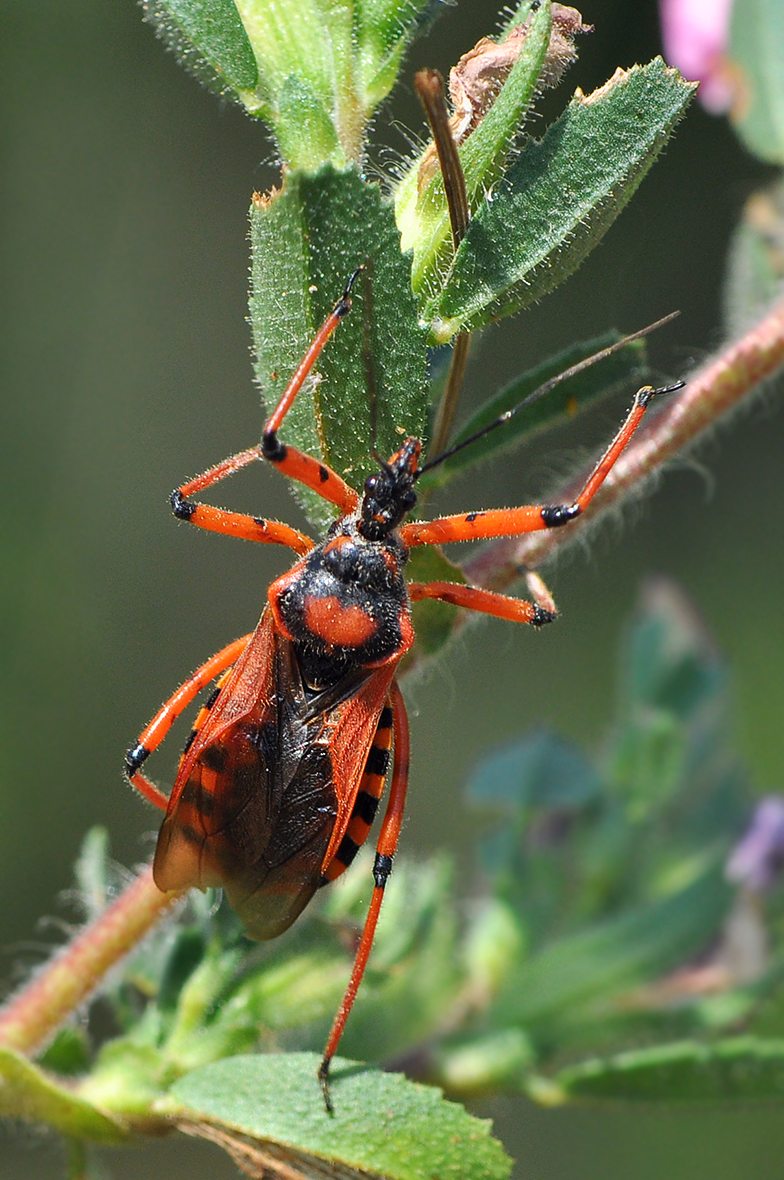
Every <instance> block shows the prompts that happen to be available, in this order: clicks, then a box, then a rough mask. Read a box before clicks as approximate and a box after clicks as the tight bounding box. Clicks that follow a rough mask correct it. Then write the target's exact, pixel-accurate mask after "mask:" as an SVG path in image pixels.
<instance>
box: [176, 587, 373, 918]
mask: <svg viewBox="0 0 784 1180" xmlns="http://www.w3.org/2000/svg"><path fill="white" fill-rule="evenodd" d="M392 671H393V670H392V669H390V671H389V673H388V674H387V675H383V676H382V677H381V679H382V680H383V681H384V683H383V684H382V683H380V682H379V681H378V676H379V674H378V673H377V672H376V673H372V674H370V675H369V677H368V678H367V680H366V681H365V682H364V683H362V684H359V685H353V686H352V691H351V692H350V693H349V694H348V696H347V698H345V699H341V694H339V693H338V694H335V693H332V694H329V695H328V696H325V699H324V705H325V708H324V709H321V708H319V707H318V698H316V701H315V702H314V699H313V697H312V696H310V697H308V696H307V695H306V693H305V691H304V688H303V685H302V681H301V678H300V675H299V669H298V668H297V665H296V659H295V658H294V654H293V650H292V647H291V644H290V642H289V641H288V640H287V639H285V638H283V637H282V636H280V635H279V634H278V633H276V631H275V629H274V627H273V625H272V619H271V616H270V614H269V612H268V611H266V612H265V614H264V615H263V616H262V619H261V622H260V623H259V627H258V629H257V631H256V633H255V635H254V637H253V639H252V640H251V642H250V644H249V645H248V648H247V649H246V651H245V652H244V653H243V655H242V656H241V657H240V659H239V660H238V662H237V664H236V666H235V668H234V670H233V671H232V673H231V675H230V677H229V679H228V680H227V682H226V684H225V685H224V686H223V688H222V690H221V693H220V696H219V697H218V699H217V701H216V702H215V705H214V707H213V709H212V711H211V712H210V713H209V714H208V715H207V717H206V719H205V721H204V722H203V724H202V726H201V728H200V729H199V730H198V732H197V734H196V737H195V740H194V741H193V743H192V745H191V747H190V749H189V750H188V751H187V753H186V755H185V756H184V757H183V760H182V763H181V765H180V770H179V773H178V775H177V781H176V782H175V785H174V789H173V791H172V796H171V800H170V802H169V809H168V812H167V815H166V819H165V820H164V823H163V827H162V828H161V833H160V836H159V839H158V847H157V850H156V854H155V863H154V874H155V880H156V882H157V884H158V886H159V887H160V888H162V889H182V888H187V887H188V886H191V885H196V886H198V887H199V888H202V889H204V888H206V887H208V886H221V887H222V888H223V889H224V890H225V891H226V895H227V897H228V900H229V902H230V903H231V905H232V906H233V908H234V909H235V910H236V911H237V913H238V914H239V916H240V918H242V920H243V922H244V923H245V926H246V928H247V930H248V933H249V934H250V935H251V936H252V937H254V938H259V939H266V938H274V937H275V936H276V935H277V934H280V933H282V931H283V930H285V929H286V928H287V927H288V926H289V925H291V923H292V922H293V921H294V919H295V918H296V917H297V916H298V915H299V913H300V912H301V911H302V910H303V909H304V907H305V906H306V905H307V903H308V901H309V900H310V898H311V897H312V896H313V893H314V892H315V890H316V889H317V888H318V885H319V881H320V879H321V873H322V868H323V865H324V863H325V859H326V857H327V851H328V849H330V848H331V846H332V844H334V842H335V839H334V838H335V836H336V834H337V833H336V820H337V826H338V828H340V827H342V826H343V824H344V822H345V820H344V816H345V815H346V812H347V811H348V812H350V809H351V806H352V805H353V798H351V799H349V796H352V793H353V795H355V794H356V789H357V784H358V782H359V779H360V778H361V774H362V770H363V768H364V760H365V758H366V756H367V750H368V749H369V747H370V744H371V742H372V739H373V734H374V732H375V727H376V724H377V721H378V715H379V713H380V710H381V708H382V707H383V703H384V698H385V696H386V692H387V688H388V682H389V680H390V679H391V675H392ZM371 685H372V687H370V686H371ZM377 698H378V699H377ZM314 706H315V707H314ZM355 764H356V766H355Z"/></svg>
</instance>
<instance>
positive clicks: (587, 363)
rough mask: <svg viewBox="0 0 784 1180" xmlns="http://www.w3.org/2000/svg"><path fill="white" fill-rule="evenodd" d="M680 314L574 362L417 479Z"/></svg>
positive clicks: (434, 461)
mask: <svg viewBox="0 0 784 1180" xmlns="http://www.w3.org/2000/svg"><path fill="white" fill-rule="evenodd" d="M679 315H680V312H679V311H672V312H670V314H669V315H666V316H663V317H662V318H661V319H660V320H656V321H655V323H653V324H648V326H647V327H646V328H640V330H639V332H632V333H631V335H629V336H624V337H623V339H622V340H616V342H615V344H610V345H608V347H607V348H602V349H601V350H600V351H599V352H595V353H594V354H593V356H588V357H585V359H584V360H581V361H578V362H577V364H576V365H572V366H571V367H570V368H568V369H564V371H563V372H562V373H558V374H557V376H555V377H550V379H549V380H548V381H545V382H543V383H542V384H541V385H540V386H538V387H537V388H536V389H535V390H534V391H533V393H529V394H528V395H527V397H524V398H523V400H522V401H520V402H518V403H517V405H516V406H512V409H511V410H505V411H504V413H503V414H499V415H498V417H497V418H494V419H493V421H492V422H488V424H487V426H483V427H482V429H481V430H477V431H476V432H475V433H474V434H471V435H469V437H468V438H464V439H461V441H460V442H458V443H455V445H454V446H452V447H449V448H448V449H447V450H445V451H443V452H442V453H441V454H440V455H438V456H437V457H436V458H435V459H430V460H429V462H427V463H424V464H423V465H422V466H421V467H420V468H419V470H418V471H417V473H416V474H417V478H419V476H420V475H424V473H425V472H426V471H430V470H432V468H433V467H437V466H438V464H439V463H443V462H444V460H445V459H451V457H452V455H456V454H457V452H458V451H462V450H463V449H464V448H465V447H468V446H470V445H471V443H474V442H476V441H477V440H478V439H480V438H484V436H485V435H486V434H490V432H491V431H492V430H496V429H497V428H498V427H499V426H503V425H504V423H505V422H508V421H509V419H510V418H512V417H514V415H515V414H516V413H517V412H518V410H522V409H523V407H524V406H529V405H530V404H531V402H535V401H538V400H539V398H540V397H544V395H545V394H546V393H549V392H550V390H551V389H555V387H556V386H557V385H560V384H561V382H563V381H566V380H567V378H569V377H575V376H576V375H577V374H578V373H582V371H583V370H584V369H589V368H590V367H591V365H595V364H596V363H597V362H598V361H602V360H604V358H605V357H608V356H612V355H613V353H615V352H618V351H620V349H622V348H625V347H626V345H627V344H631V342H632V341H633V340H639V339H641V338H642V337H643V336H648V335H649V334H650V333H651V332H655V331H656V329H657V328H661V327H663V326H664V324H669V323H670V321H671V320H674V319H675V318H676V317H677V316H679Z"/></svg>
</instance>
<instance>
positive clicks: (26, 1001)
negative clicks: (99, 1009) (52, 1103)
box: [0, 866, 182, 1053]
mask: <svg viewBox="0 0 784 1180" xmlns="http://www.w3.org/2000/svg"><path fill="white" fill-rule="evenodd" d="M181 896H182V894H181V893H176V892H172V893H161V891H160V889H158V887H157V886H156V885H155V884H154V882H153V879H152V869H151V868H150V867H149V866H148V867H147V868H146V869H144V870H143V871H142V872H141V873H140V874H139V876H138V877H137V878H136V879H135V880H134V881H133V882H132V883H131V884H130V885H129V886H128V888H127V889H126V890H125V891H124V892H123V893H121V894H120V896H119V897H118V898H117V900H116V901H114V902H112V904H111V905H110V906H109V907H108V908H107V909H106V910H104V912H103V913H102V914H101V915H100V917H98V918H96V919H95V921H94V922H91V923H90V924H89V926H86V927H85V928H84V929H83V930H82V932H81V933H80V934H78V935H77V936H76V938H75V939H74V940H73V942H71V943H69V944H68V945H67V946H65V947H64V948H63V949H62V950H61V951H59V952H58V953H57V954H55V955H54V957H53V958H52V959H51V960H50V961H49V962H48V963H46V964H45V965H44V967H43V968H42V969H41V970H40V971H39V972H38V973H37V974H36V975H35V977H34V978H33V979H32V981H31V982H30V983H28V984H26V985H25V986H24V987H23V988H21V989H20V990H19V991H18V992H17V993H16V994H15V995H13V996H12V997H11V999H10V1000H7V1001H6V1003H5V1004H4V1005H3V1006H2V1008H0V1045H4V1046H6V1047H7V1048H9V1049H16V1050H17V1051H18V1052H20V1053H34V1052H36V1051H37V1050H38V1049H41V1048H43V1046H44V1045H45V1044H46V1042H47V1041H49V1040H50V1039H51V1037H52V1036H53V1035H54V1033H55V1032H56V1031H57V1029H58V1028H59V1026H60V1025H61V1024H62V1023H63V1021H64V1020H65V1019H66V1018H67V1017H68V1016H69V1015H70V1013H71V1012H73V1011H74V1010H75V1009H76V1008H78V1007H79V1005H80V1004H83V1003H84V1002H85V1001H86V1000H88V999H89V997H90V995H91V994H92V992H93V991H94V990H95V988H96V987H97V985H98V983H99V982H100V980H101V979H102V978H103V977H104V975H105V974H106V972H107V971H109V970H110V969H111V968H112V967H114V966H115V965H116V964H117V963H118V962H119V961H120V959H122V958H123V957H124V956H125V955H127V954H128V952H129V951H131V950H132V949H133V948H134V947H135V946H136V945H137V943H139V942H141V940H142V939H143V938H144V936H145V934H147V933H149V931H150V930H151V929H152V927H153V926H154V925H155V924H156V922H157V921H158V920H159V918H160V917H161V916H162V915H163V914H164V913H165V912H166V910H168V909H169V908H170V907H171V906H172V904H173V903H174V902H175V901H176V900H177V898H179V897H181Z"/></svg>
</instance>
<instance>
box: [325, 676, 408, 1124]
mask: <svg viewBox="0 0 784 1180" xmlns="http://www.w3.org/2000/svg"><path fill="white" fill-rule="evenodd" d="M391 695H392V714H393V723H392V724H393V728H394V732H395V760H394V766H393V769H392V783H391V786H390V788H389V802H388V803H387V810H386V814H385V815H384V822H383V824H382V825H381V831H380V833H379V837H378V843H377V845H376V860H375V863H374V865H373V879H374V881H375V885H374V888H373V896H372V897H371V899H370V908H369V909H368V913H367V917H366V918H365V928H364V930H363V931H362V939H361V941H360V944H359V948H358V950H357V954H356V958H355V959H354V969H353V970H352V972H351V979H350V980H349V983H348V987H347V988H346V993H345V995H344V996H343V999H342V1001H341V1004H340V1007H339V1008H338V1010H337V1014H336V1016H335V1020H334V1022H333V1024H332V1030H331V1032H330V1034H329V1039H328V1041H327V1045H326V1048H325V1049H324V1057H323V1059H322V1062H321V1067H320V1069H319V1073H318V1076H319V1081H320V1082H321V1087H322V1089H323V1091H324V1101H325V1103H326V1106H327V1111H328V1112H329V1113H330V1114H332V1113H333V1108H332V1100H331V1098H330V1094H329V1064H330V1062H331V1060H332V1058H333V1057H334V1056H335V1053H336V1052H337V1048H338V1043H339V1041H340V1038H341V1036H342V1035H343V1029H344V1028H345V1027H346V1021H347V1020H348V1017H349V1013H350V1012H351V1009H352V1007H353V1004H354V1000H355V999H356V995H357V991H358V989H359V985H360V983H361V982H362V976H363V975H364V973H365V967H366V966H367V961H368V956H369V955H370V948H371V947H372V945H373V936H374V935H375V933H376V925H377V923H378V915H379V912H380V910H381V902H382V900H383V898H384V887H385V885H386V883H387V879H388V878H389V874H390V873H391V872H392V858H393V857H394V855H395V851H396V849H397V841H398V837H399V835H400V825H401V823H402V822H403V811H404V809H405V805H406V791H407V789H408V763H409V735H408V715H407V713H406V706H405V702H404V700H403V694H402V693H401V691H400V689H399V687H398V686H397V684H393V686H392V694H391Z"/></svg>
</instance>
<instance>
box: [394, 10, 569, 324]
mask: <svg viewBox="0 0 784 1180" xmlns="http://www.w3.org/2000/svg"><path fill="white" fill-rule="evenodd" d="M528 18H530V28H529V32H528V35H527V37H526V39H525V41H524V42H523V47H522V51H521V53H520V56H519V58H518V59H517V61H516V62H515V65H514V66H513V68H512V70H511V72H510V74H509V77H508V78H507V79H506V82H505V83H504V85H503V87H502V88H501V91H500V93H499V95H498V97H497V98H496V100H495V102H494V103H493V105H492V106H491V108H490V110H489V111H488V112H487V114H486V115H485V116H484V118H483V119H482V121H481V122H480V124H479V126H478V127H477V128H476V130H475V131H473V132H472V133H471V134H470V135H469V136H468V138H467V139H466V140H465V142H464V143H463V144H462V145H461V146H460V148H459V149H458V150H459V154H460V161H461V163H462V165H463V172H464V173H465V181H466V194H467V196H468V203H469V207H470V208H471V209H472V210H474V209H476V208H477V206H478V205H479V203H480V202H481V201H482V200H483V199H484V193H485V191H486V189H487V187H488V186H489V185H490V184H491V183H492V182H493V181H494V180H496V179H497V177H498V175H499V172H500V167H501V164H502V161H503V160H504V158H505V157H506V155H507V154H508V152H509V149H510V146H511V144H512V142H513V140H514V137H515V135H516V134H517V132H518V131H519V129H520V124H521V122H522V119H523V117H524V115H525V112H526V111H527V109H528V107H529V105H530V103H531V101H532V99H533V97H534V94H535V91H536V84H537V82H538V81H539V75H540V73H541V71H542V64H543V62H544V57H545V53H546V51H547V46H548V44H549V42H550V27H551V15H550V3H549V0H544V2H543V3H542V4H540V5H539V6H538V7H537V8H536V9H534V6H533V3H532V0H525V2H524V3H523V4H521V5H520V6H519V8H518V9H517V12H516V13H515V15H514V17H513V18H512V20H510V22H509V25H508V28H509V27H511V26H512V25H513V24H523V23H524V22H525V21H526V20H527V19H528ZM421 160H422V157H421V156H420V157H418V158H417V159H416V160H415V161H413V163H412V164H411V167H410V170H409V172H408V174H407V175H406V178H405V179H404V180H403V182H402V183H401V184H400V186H399V187H398V189H397V192H396V196H395V215H396V217H397V223H398V225H399V227H400V233H401V247H402V249H403V250H411V249H413V251H414V260H413V264H412V268H411V282H412V285H413V288H414V290H415V291H416V292H417V293H422V292H423V291H424V292H428V291H429V290H430V289H431V288H433V287H436V288H438V287H440V285H441V284H440V280H439V277H438V268H439V256H440V254H441V252H442V250H443V248H444V247H445V246H448V243H449V241H450V232H451V231H450V223H449V211H448V208H447V202H446V195H445V192H444V183H443V177H442V176H441V172H440V171H437V172H436V174H435V175H434V176H433V177H432V178H431V179H430V180H429V182H428V183H427V184H426V185H425V187H424V188H423V190H422V192H421V193H420V192H419V191H418V182H419V165H420V163H421ZM445 339H448V337H445Z"/></svg>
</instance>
